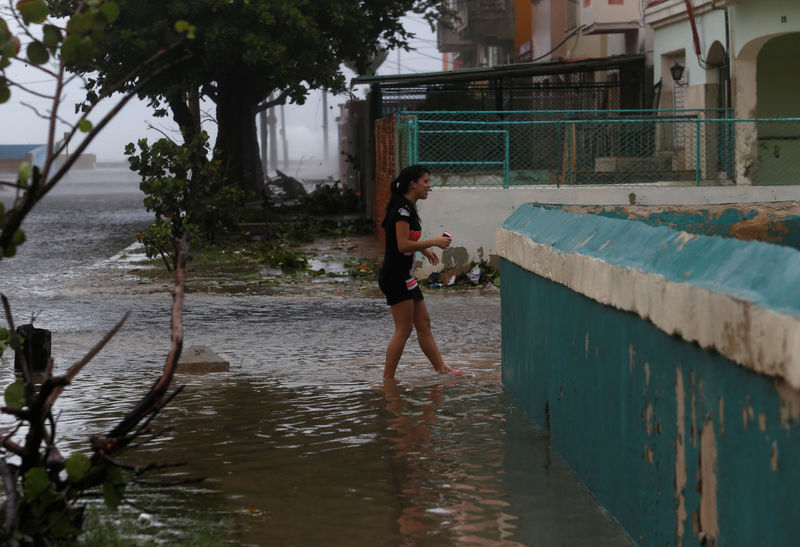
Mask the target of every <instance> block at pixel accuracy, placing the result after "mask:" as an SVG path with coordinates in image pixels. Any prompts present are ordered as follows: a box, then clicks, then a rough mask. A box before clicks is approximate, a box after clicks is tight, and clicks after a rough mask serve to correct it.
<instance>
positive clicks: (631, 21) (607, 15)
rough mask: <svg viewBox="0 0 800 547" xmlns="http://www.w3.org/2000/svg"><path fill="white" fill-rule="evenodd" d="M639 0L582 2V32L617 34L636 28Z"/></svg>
mask: <svg viewBox="0 0 800 547" xmlns="http://www.w3.org/2000/svg"><path fill="white" fill-rule="evenodd" d="M641 1H642V0H616V1H612V0H592V1H591V2H590V3H589V5H588V6H587V5H586V3H585V2H583V6H582V7H581V21H580V22H581V24H582V25H585V26H584V30H583V34H618V33H625V32H633V31H636V30H638V29H639V21H640V17H641V16H640V13H639V2H641ZM667 1H670V0H667ZM680 1H681V2H683V0H680Z"/></svg>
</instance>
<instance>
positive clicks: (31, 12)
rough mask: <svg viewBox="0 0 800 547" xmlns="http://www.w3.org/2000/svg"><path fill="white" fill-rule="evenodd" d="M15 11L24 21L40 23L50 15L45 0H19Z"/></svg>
mask: <svg viewBox="0 0 800 547" xmlns="http://www.w3.org/2000/svg"><path fill="white" fill-rule="evenodd" d="M17 11H19V13H20V15H22V19H23V20H24V21H25V22H26V23H42V22H44V20H45V19H47V16H48V15H50V10H49V8H48V7H47V2H45V0H19V2H17Z"/></svg>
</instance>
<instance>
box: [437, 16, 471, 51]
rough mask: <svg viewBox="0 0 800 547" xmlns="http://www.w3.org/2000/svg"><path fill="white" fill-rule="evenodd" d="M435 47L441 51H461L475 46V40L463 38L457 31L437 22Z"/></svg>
mask: <svg viewBox="0 0 800 547" xmlns="http://www.w3.org/2000/svg"><path fill="white" fill-rule="evenodd" d="M436 47H437V48H438V49H439V51H440V52H442V53H463V52H465V51H470V50H472V49H474V48H475V42H472V41H470V40H464V39H462V38H461V37H460V36H459V31H458V30H457V29H454V28H447V27H446V26H444V25H442V24H441V23H439V24H438V25H437V26H436Z"/></svg>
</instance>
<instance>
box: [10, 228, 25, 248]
mask: <svg viewBox="0 0 800 547" xmlns="http://www.w3.org/2000/svg"><path fill="white" fill-rule="evenodd" d="M11 243H13V244H14V245H22V244H23V243H25V232H23V231H22V228H17V231H16V232H14V235H13V236H11Z"/></svg>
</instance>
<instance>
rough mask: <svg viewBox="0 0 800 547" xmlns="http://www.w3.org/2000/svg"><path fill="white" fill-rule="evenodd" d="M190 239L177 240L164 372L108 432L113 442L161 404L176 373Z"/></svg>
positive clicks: (181, 347)
mask: <svg viewBox="0 0 800 547" xmlns="http://www.w3.org/2000/svg"><path fill="white" fill-rule="evenodd" d="M187 240H188V237H187V236H186V235H184V236H183V237H182V238H181V239H180V240H178V241H177V242H176V247H177V265H176V269H175V289H174V291H173V293H172V349H171V350H170V352H169V355H168V356H167V361H166V363H165V364H164V371H163V373H162V374H161V377H160V378H159V379H158V381H157V382H156V383H155V385H154V386H153V387H152V388H151V389H150V391H149V392H148V393H147V394H145V396H144V397H143V398H142V400H141V401H139V404H137V405H136V407H134V409H133V410H131V411H130V412H129V413H128V414H127V415H126V416H125V417H124V418H123V419H122V421H121V422H120V423H119V424H117V426H116V427H115V428H114V429H112V430H111V431H110V432H109V433H108V435H107V437H108V440H109V441H111V442H112V443H113V444H114V445H119V444H124V442H122V441H123V439H124V437H125V436H126V435H128V434H129V433H130V432H131V431H132V430H133V429H134V428H135V427H136V425H137V424H138V423H139V422H140V421H141V420H142V418H144V417H145V416H146V415H147V414H148V413H149V412H150V411H152V410H153V409H154V408H156V407H157V406H158V404H159V403H160V402H161V399H162V397H163V396H164V393H165V392H166V390H167V388H168V387H169V384H170V382H171V381H172V377H173V376H174V375H175V369H176V367H177V365H178V359H179V358H180V355H181V350H182V349H183V319H182V310H183V297H184V292H185V289H186V262H187V259H188V253H189V248H188V247H189V244H188V242H187Z"/></svg>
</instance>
